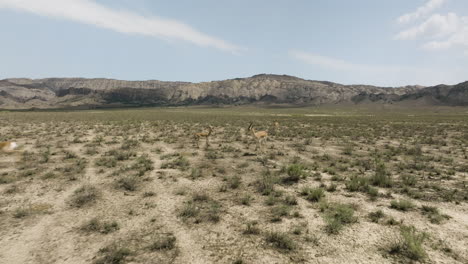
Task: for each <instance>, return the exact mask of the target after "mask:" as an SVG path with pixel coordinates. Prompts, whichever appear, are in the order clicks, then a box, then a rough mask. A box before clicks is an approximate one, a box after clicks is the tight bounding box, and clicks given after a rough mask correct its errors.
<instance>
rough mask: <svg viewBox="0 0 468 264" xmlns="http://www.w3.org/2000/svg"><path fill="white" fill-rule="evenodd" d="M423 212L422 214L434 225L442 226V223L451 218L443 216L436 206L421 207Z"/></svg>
mask: <svg viewBox="0 0 468 264" xmlns="http://www.w3.org/2000/svg"><path fill="white" fill-rule="evenodd" d="M421 211H422V214H423V215H426V216H427V218H429V221H430V222H431V223H433V224H440V223H442V221H444V220H446V219H449V218H450V216H448V215H445V214H441V213H440V212H439V209H438V208H437V207H434V206H427V205H423V206H422V207H421Z"/></svg>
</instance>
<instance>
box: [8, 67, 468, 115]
mask: <svg viewBox="0 0 468 264" xmlns="http://www.w3.org/2000/svg"><path fill="white" fill-rule="evenodd" d="M366 103H372V104H383V103H385V104H399V103H404V104H412V103H414V104H418V105H421V104H424V105H449V106H468V82H464V83H461V84H458V85H454V86H448V85H438V86H434V87H422V86H405V87H397V88H389V87H376V86H369V85H342V84H338V83H332V82H324V81H311V80H304V79H300V78H297V77H293V76H287V75H271V74H260V75H255V76H252V77H249V78H237V79H231V80H224V81H212V82H202V83H189V82H163V81H155V80H150V81H121V80H113V79H84V78H49V79H5V80H1V81H0V108H1V109H30V108H95V107H119V106H169V105H172V106H174V105H200V104H205V105H206V104H213V105H215V104H216V105H218V104H288V105H322V104H366Z"/></svg>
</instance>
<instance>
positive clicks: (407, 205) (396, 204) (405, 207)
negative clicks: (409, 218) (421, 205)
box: [390, 199, 415, 212]
mask: <svg viewBox="0 0 468 264" xmlns="http://www.w3.org/2000/svg"><path fill="white" fill-rule="evenodd" d="M414 207H415V205H414V204H413V203H412V202H411V201H409V200H404V199H401V200H393V201H391V202H390V208H393V209H396V210H399V211H405V212H406V211H409V210H411V209H413V208H414Z"/></svg>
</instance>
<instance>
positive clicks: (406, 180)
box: [401, 175, 418, 186]
mask: <svg viewBox="0 0 468 264" xmlns="http://www.w3.org/2000/svg"><path fill="white" fill-rule="evenodd" d="M401 181H402V182H403V185H405V186H415V185H416V183H417V181H418V180H417V178H416V176H414V175H402V176H401Z"/></svg>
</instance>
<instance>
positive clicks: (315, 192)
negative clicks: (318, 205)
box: [306, 188, 325, 202]
mask: <svg viewBox="0 0 468 264" xmlns="http://www.w3.org/2000/svg"><path fill="white" fill-rule="evenodd" d="M324 197H325V191H324V190H323V189H322V188H310V189H309V190H308V191H307V194H306V199H307V201H310V202H320V200H322V198H324Z"/></svg>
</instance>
